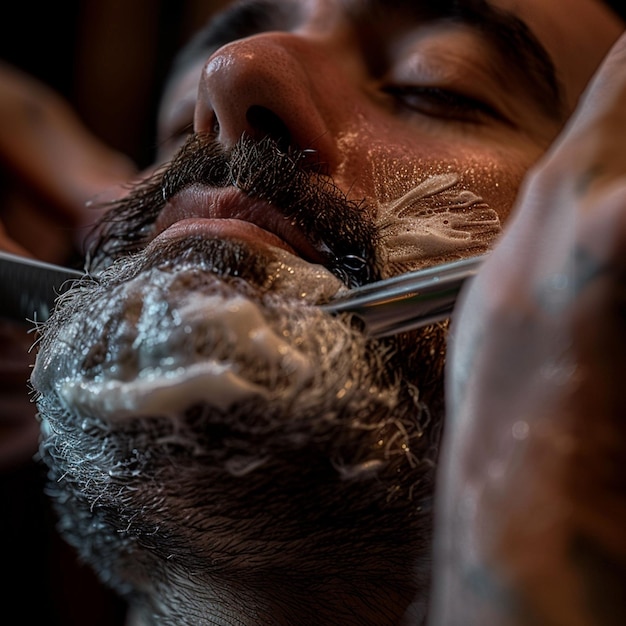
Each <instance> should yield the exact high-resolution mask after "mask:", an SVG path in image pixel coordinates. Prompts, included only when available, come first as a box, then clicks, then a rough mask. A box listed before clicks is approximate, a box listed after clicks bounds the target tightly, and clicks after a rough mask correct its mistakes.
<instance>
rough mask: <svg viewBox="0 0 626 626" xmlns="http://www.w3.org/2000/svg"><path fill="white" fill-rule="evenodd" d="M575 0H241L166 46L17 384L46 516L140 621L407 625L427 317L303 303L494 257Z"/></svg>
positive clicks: (424, 422) (611, 35)
mask: <svg viewBox="0 0 626 626" xmlns="http://www.w3.org/2000/svg"><path fill="white" fill-rule="evenodd" d="M575 5H576V7H580V9H581V14H580V15H581V21H580V22H579V21H578V20H576V19H575V17H573V15H574V14H575V11H573V10H572V11H571V13H572V15H569V13H570V11H568V16H567V17H566V18H564V19H561V12H562V11H558V10H557V3H556V2H555V3H550V2H545V0H541V1H540V0H533V1H527V2H525V3H521V2H520V3H516V2H498V3H493V4H487V3H483V2H476V1H468V2H457V3H445V2H444V3H442V2H423V3H415V2H385V3H382V2H365V1H356V0H354V1H350V0H344V1H337V2H334V1H330V0H325V1H319V0H317V1H316V0H308V1H305V2H258V3H251V2H244V3H238V4H235V5H233V7H232V8H231V9H230V10H228V11H227V13H225V14H223V15H222V16H220V17H218V18H217V21H216V22H214V25H213V26H210V27H209V28H208V29H207V30H206V31H203V32H202V33H201V34H200V35H199V36H198V39H196V40H195V41H194V42H193V43H192V44H191V46H190V47H189V48H188V50H187V52H186V53H185V54H184V55H182V56H181V57H180V59H179V64H178V65H177V66H176V67H175V68H174V71H173V74H172V78H171V80H170V82H169V83H168V85H167V88H166V91H165V95H164V99H163V103H162V108H161V115H160V122H159V154H158V159H157V166H156V167H155V171H154V173H153V174H152V175H151V176H147V177H146V178H145V179H144V180H143V181H142V182H141V183H139V184H137V185H136V186H135V187H134V188H132V189H131V190H130V191H129V193H128V195H127V196H126V197H125V198H123V199H121V200H120V201H118V202H116V203H114V204H113V205H112V206H111V209H110V213H109V215H108V216H107V217H106V218H105V219H104V221H103V222H102V224H101V226H100V230H99V234H100V239H99V240H98V242H97V245H96V246H95V247H94V249H93V251H92V254H91V256H90V260H89V270H90V272H91V273H92V278H90V279H87V280H84V281H82V282H81V283H80V284H79V285H78V286H77V287H76V288H75V289H72V290H70V291H69V292H68V293H67V295H66V296H64V297H63V299H62V300H61V301H60V303H59V306H58V307H57V309H56V312H55V315H54V316H53V318H52V319H51V320H50V322H49V323H48V324H47V325H46V326H45V327H43V328H41V329H40V331H41V332H40V335H41V336H40V339H39V341H38V355H37V362H36V366H35V369H34V372H33V378H32V382H33V386H34V389H35V391H36V397H37V403H38V408H39V410H40V413H41V416H42V430H43V441H42V446H41V455H42V458H43V459H44V461H45V462H46V463H47V464H48V465H49V467H50V478H51V487H50V493H51V495H52V496H53V497H54V499H55V502H56V504H57V506H58V510H59V513H60V518H61V528H62V530H63V531H64V533H65V535H66V537H67V538H68V540H69V541H70V542H71V543H72V544H73V545H75V546H76V547H77V548H78V549H79V551H80V553H81V555H82V557H83V558H84V559H85V560H86V561H87V562H89V563H91V564H92V565H93V566H94V567H95V568H96V569H97V571H98V572H99V574H100V576H101V577H102V579H103V580H104V581H105V582H106V583H107V584H109V585H111V586H112V587H113V588H115V589H116V590H117V591H119V593H121V594H122V595H123V596H124V597H126V598H127V599H128V601H129V603H130V604H131V605H132V606H133V608H134V610H135V611H136V613H137V615H138V616H139V619H140V620H141V623H142V624H144V625H149V624H159V625H166V624H177V625H181V624H299V625H307V624H311V625H313V624H320V623H341V624H359V625H363V624H372V625H374V624H376V625H384V624H401V623H411V624H420V623H424V621H425V620H426V612H427V602H428V590H429V585H430V582H429V571H430V550H431V534H432V496H433V489H434V487H433V482H434V469H435V466H436V461H437V454H438V445H439V439H440V435H441V429H442V422H443V367H444V361H445V359H444V356H445V340H446V332H447V324H438V325H435V326H432V327H428V328H425V329H422V330H421V331H416V332H414V333H410V334H405V335H402V336H398V337H392V338H386V339H384V340H375V339H373V338H371V337H368V336H366V335H364V334H363V333H362V332H361V329H360V326H359V324H358V320H352V319H350V318H349V317H337V318H333V317H330V316H328V315H326V314H324V313H323V312H321V311H320V310H319V309H318V308H317V306H316V305H317V304H320V303H323V302H327V301H328V299H330V298H331V297H333V295H335V294H337V293H339V292H342V291H344V290H345V289H346V288H348V287H352V286H356V285H360V284H363V283H366V282H370V281H372V280H376V279H377V278H381V277H385V276H390V275H394V274H397V273H399V272H402V271H407V270H410V269H415V268H419V267H426V266H431V265H434V264H436V263H440V262H442V261H446V260H452V259H455V258H460V257H465V256H469V255H473V254H480V253H483V252H485V251H487V250H489V249H490V248H491V247H492V246H493V244H494V242H495V241H496V239H497V237H498V236H499V234H500V232H501V228H502V225H503V224H504V223H505V222H506V220H507V218H508V216H509V214H510V211H511V209H512V207H513V203H514V200H515V197H516V194H517V190H518V187H519V185H520V182H521V180H522V178H523V176H524V174H525V172H526V171H527V170H528V168H529V167H531V166H532V164H533V163H534V162H535V161H536V159H537V158H538V157H539V156H540V155H541V154H542V153H543V152H544V151H545V149H546V148H547V146H548V145H549V143H550V141H551V140H552V139H553V138H554V137H555V136H556V134H557V133H558V132H559V130H560V129H561V128H562V126H563V124H564V123H565V121H566V120H567V117H568V115H569V114H570V113H571V111H572V108H573V106H574V104H575V101H576V99H577V96H578V94H579V93H580V90H581V89H582V86H583V85H584V83H585V82H586V80H588V79H589V77H590V75H591V73H592V71H593V69H594V68H595V65H597V63H598V62H599V60H600V59H601V58H602V56H603V55H604V54H605V53H606V51H607V49H608V47H609V46H610V44H611V42H612V41H613V40H614V39H615V38H616V37H617V35H618V33H619V30H620V28H619V25H618V24H617V23H614V22H613V21H611V18H610V16H609V14H608V13H607V12H606V10H605V9H603V8H602V7H601V5H599V4H598V3H596V2H593V1H591V0H576V1H575ZM270 7H271V8H270ZM583 19H584V21H582V20H583ZM557 26H558V28H559V32H560V33H561V34H562V36H563V37H564V38H565V40H566V41H569V42H573V41H577V42H578V39H575V37H580V43H581V46H582V48H583V49H584V50H585V51H586V52H587V55H586V56H585V60H584V63H583V62H582V61H581V63H580V64H578V65H576V66H573V65H571V61H570V60H569V58H568V57H567V55H566V54H565V48H564V49H563V50H561V49H559V48H558V47H557V46H558V45H560V44H555V43H553V42H552V40H553V39H554V37H553V35H552V33H553V28H557ZM585 29H589V30H590V32H591V34H589V35H588V34H586V30H585ZM592 35H593V37H594V38H593V39H592ZM511 40H514V41H515V42H516V44H517V45H515V46H511V45H510V42H511ZM403 620H404V622H403Z"/></svg>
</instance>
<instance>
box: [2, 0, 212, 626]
mask: <svg viewBox="0 0 626 626" xmlns="http://www.w3.org/2000/svg"><path fill="white" fill-rule="evenodd" d="M223 4H224V0H204V1H200V0H193V1H192V0H65V1H64V2H43V3H32V2H27V1H25V0H21V2H20V1H19V0H18V2H12V3H11V10H10V11H8V10H5V11H4V12H3V13H4V14H5V15H4V16H3V17H2V18H1V19H0V59H2V60H3V61H7V62H10V63H11V64H13V65H15V66H17V67H19V68H21V69H22V70H25V71H26V72H28V73H29V74H31V75H33V76H35V77H37V78H38V79H40V80H41V81H43V82H45V83H47V84H48V85H50V86H51V87H53V88H54V89H55V90H56V91H58V92H59V93H60V94H61V95H63V96H64V97H65V98H66V100H68V101H69V102H70V103H71V104H72V105H73V106H74V108H75V110H76V111H77V113H78V114H79V117H80V118H81V119H82V120H83V122H84V123H85V124H86V125H87V127H88V128H90V129H91V130H92V131H93V132H94V134H95V135H96V136H98V137H100V139H102V140H103V141H105V142H106V143H108V144H109V145H111V146H113V147H114V148H117V149H118V150H121V151H122V152H124V153H126V154H127V155H128V156H130V157H131V158H132V159H133V160H134V161H135V163H136V164H137V165H138V166H139V167H144V166H146V165H149V164H150V162H151V159H152V156H153V148H154V143H153V137H154V131H155V114H156V101H157V98H158V94H159V93H160V89H161V87H162V81H163V78H164V76H165V74H166V72H167V71H168V69H169V64H170V61H171V59H172V56H173V54H174V53H175V51H176V50H177V49H178V48H179V47H180V45H181V44H182V43H183V42H184V41H185V40H186V39H187V38H188V37H189V36H190V35H191V34H192V33H193V32H195V30H197V29H198V28H199V27H200V26H201V25H202V24H203V23H204V22H205V21H206V19H207V18H208V16H209V15H210V13H211V12H212V11H213V10H215V8H218V7H219V6H220V5H223ZM5 9H6V7H5ZM8 15H10V17H8ZM0 89H2V85H1V84H0ZM0 123H2V121H1V120H0ZM6 342H7V338H6V336H3V335H2V333H0V343H4V344H6ZM1 348H2V349H5V348H6V345H2V346H1ZM26 349H27V347H26V346H25V347H24V353H26ZM7 358H9V359H10V355H9V357H7ZM9 365H10V363H9ZM5 370H6V371H5ZM11 371H12V368H11V367H8V368H5V367H4V366H3V365H2V363H0V393H4V394H7V393H10V392H11V391H13V392H14V393H15V390H14V389H13V387H15V388H17V389H21V388H22V386H23V383H24V381H23V380H22V377H20V378H19V380H13V379H12V378H11V374H10V372H11ZM3 406H4V410H7V408H6V406H5V405H3ZM2 417H3V416H0V441H3V438H2V435H3V434H5V433H3V430H2V429H3V428H4V427H5V426H3V421H2V419H1V418H2ZM7 417H10V416H7ZM33 426H34V425H33ZM31 430H32V429H31ZM25 436H28V437H31V436H32V439H33V444H32V445H33V447H36V443H35V441H36V436H37V433H36V432H31V431H30V430H29V431H27V432H26V433H25ZM29 441H30V440H29ZM18 443H19V442H18ZM9 444H10V445H13V446H14V447H15V446H16V442H15V440H14V439H13V440H12V439H10V438H9ZM29 445H30V444H29ZM18 452H19V451H18V450H14V453H11V451H7V450H4V451H3V454H2V455H0V457H1V458H0V460H1V461H2V463H0V555H1V557H0V562H1V563H2V570H3V577H2V579H3V582H2V584H1V585H0V605H1V606H2V611H3V615H4V617H3V618H0V622H2V623H4V624H37V623H39V624H44V625H45V626H122V625H123V624H124V622H125V620H126V615H125V613H126V609H125V606H124V604H123V603H122V602H121V601H120V600H119V599H118V598H116V597H115V596H114V595H113V594H112V593H111V592H109V591H108V590H106V589H104V588H103V587H102V585H100V583H99V582H98V581H97V579H96V577H95V575H94V574H93V573H92V572H91V570H89V569H88V568H87V567H85V566H83V565H81V564H80V563H79V562H78V560H77V558H76V555H75V553H74V552H73V550H72V549H71V548H70V547H69V546H68V545H67V544H65V542H63V541H62V540H61V538H60V537H59V535H58V534H57V533H56V529H55V524H56V520H55V518H54V515H53V513H52V511H51V509H50V505H49V502H48V500H47V498H46V497H45V495H44V469H43V467H41V466H40V465H38V464H37V463H36V462H35V461H34V460H32V459H31V458H30V456H24V457H20V455H19V454H18ZM11 459H13V460H12V461H11Z"/></svg>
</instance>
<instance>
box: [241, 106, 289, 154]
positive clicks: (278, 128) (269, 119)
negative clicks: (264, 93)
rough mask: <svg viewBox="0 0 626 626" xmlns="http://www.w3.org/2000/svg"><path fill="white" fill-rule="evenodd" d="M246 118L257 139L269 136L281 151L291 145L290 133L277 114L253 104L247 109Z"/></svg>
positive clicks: (284, 150) (285, 150)
mask: <svg viewBox="0 0 626 626" xmlns="http://www.w3.org/2000/svg"><path fill="white" fill-rule="evenodd" d="M246 119H247V121H248V124H250V126H251V127H252V129H253V132H254V134H255V137H256V138H257V139H265V137H270V138H271V139H273V140H274V141H275V142H276V143H277V144H278V148H279V149H280V150H281V151H282V152H287V150H288V149H289V147H290V146H291V133H290V132H289V129H288V128H287V125H286V124H285V123H284V122H283V121H282V120H281V119H280V117H278V115H276V114H275V113H273V112H272V111H270V109H267V108H265V107H263V106H259V105H256V104H255V105H253V106H251V107H250V108H249V109H248V112H247V113H246ZM294 147H295V146H294Z"/></svg>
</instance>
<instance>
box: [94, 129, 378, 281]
mask: <svg viewBox="0 0 626 626" xmlns="http://www.w3.org/2000/svg"><path fill="white" fill-rule="evenodd" d="M310 163H311V160H310V155H309V154H308V153H306V152H304V151H298V150H293V149H289V150H288V151H287V152H285V151H282V150H281V149H280V148H279V146H278V144H277V143H276V142H275V141H274V140H272V139H271V138H266V139H264V140H261V141H255V140H253V139H251V138H249V137H246V136H243V137H242V138H241V139H240V140H239V142H238V143H237V144H236V145H235V146H234V147H232V148H231V149H225V148H224V147H223V146H222V145H221V144H219V143H218V142H217V141H216V140H215V138H214V137H213V136H211V135H209V134H200V133H198V134H194V135H191V136H190V137H189V138H188V140H187V141H186V142H185V144H184V145H183V146H182V147H181V148H180V149H179V151H178V152H177V153H176V155H175V156H174V157H173V158H172V160H171V161H170V162H168V163H167V164H165V165H164V166H163V167H161V168H159V169H158V170H156V171H155V172H154V173H153V174H152V175H151V176H150V177H148V178H147V179H144V180H142V181H141V182H139V183H138V184H137V185H135V186H134V187H133V188H131V189H130V191H129V193H128V195H126V196H125V197H123V198H121V199H118V200H115V201H113V202H111V203H107V205H106V207H105V208H107V212H106V214H105V215H104V216H103V217H102V218H101V219H100V221H99V222H98V224H97V225H96V227H95V230H94V235H93V237H92V242H93V243H92V245H91V248H90V250H88V253H87V260H88V261H87V264H88V268H89V270H90V271H91V272H96V271H99V270H101V269H104V268H105V267H106V266H107V265H109V264H110V263H111V262H112V261H113V260H115V259H116V258H118V257H120V256H126V255H129V254H133V253H135V252H139V251H140V250H141V249H143V248H144V247H145V246H146V245H147V243H148V242H149V241H150V239H151V237H152V233H153V227H154V223H155V221H156V219H157V217H158V215H159V214H160V212H161V211H162V209H163V208H164V206H165V205H166V203H167V202H168V200H170V199H171V198H172V197H174V196H175V195H176V194H177V193H179V192H181V191H182V190H184V189H185V188H187V187H190V186H192V185H195V184H201V185H205V186H207V187H213V188H225V187H231V186H232V187H235V188H237V189H238V190H240V191H241V192H243V193H244V194H245V195H247V196H249V197H250V198H254V199H258V200H262V201H265V202H267V203H270V204H272V205H273V206H274V207H275V208H276V209H277V210H278V211H280V212H281V213H282V214H283V215H284V216H285V217H286V218H287V219H290V220H292V221H293V222H294V224H296V225H297V226H298V227H299V228H300V229H301V230H302V231H303V232H304V233H306V236H307V238H309V239H310V241H311V242H312V243H314V244H315V245H316V246H317V248H318V249H321V250H322V252H323V254H324V256H325V257H326V258H327V261H325V262H324V265H325V266H326V267H327V268H328V269H329V270H330V271H331V272H332V273H334V274H335V275H336V276H337V277H338V278H340V279H341V280H342V281H343V282H344V283H346V284H347V285H348V286H350V287H354V286H358V285H362V284H364V283H367V282H371V281H373V280H378V279H379V278H380V277H381V271H380V260H379V259H378V256H377V238H378V237H377V229H376V227H375V225H374V222H373V215H374V213H373V211H372V210H371V209H370V208H369V207H368V206H367V204H366V202H365V201H364V200H361V201H355V200H351V199H349V198H348V197H347V196H346V194H345V193H344V192H343V191H342V190H341V189H340V188H339V187H338V186H337V185H336V184H335V183H334V182H333V181H332V179H330V178H329V177H328V176H325V175H322V174H320V173H319V172H318V171H317V168H316V167H315V166H314V165H313V166H312V165H311V164H310Z"/></svg>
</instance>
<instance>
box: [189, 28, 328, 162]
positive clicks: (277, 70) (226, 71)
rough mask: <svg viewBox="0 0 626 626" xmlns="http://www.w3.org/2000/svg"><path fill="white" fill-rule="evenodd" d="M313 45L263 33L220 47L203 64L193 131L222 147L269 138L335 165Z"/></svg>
mask: <svg viewBox="0 0 626 626" xmlns="http://www.w3.org/2000/svg"><path fill="white" fill-rule="evenodd" d="M314 47H315V45H314V44H313V43H312V42H302V41H299V40H298V38H297V37H296V36H295V35H291V34H288V33H278V32H273V33H264V34H259V35H255V36H253V37H249V38H247V39H242V40H239V41H236V42H232V43H230V44H227V45H226V46H223V47H222V48H220V49H219V50H218V51H217V52H216V53H215V54H213V55H212V56H211V57H210V58H209V59H208V61H207V63H206V64H205V66H204V68H203V72H202V78H201V81H200V86H199V90H198V100H197V104H196V110H195V119H194V126H195V130H196V132H213V133H215V134H216V136H217V140H218V141H219V142H221V143H222V144H223V145H224V146H225V147H232V146H233V145H234V144H235V143H236V142H237V141H238V140H239V139H240V138H241V136H242V135H244V134H245V135H248V136H249V137H252V138H253V139H255V140H261V139H263V138H265V137H271V138H272V139H274V140H275V141H276V142H277V144H278V146H279V147H280V149H281V150H282V151H287V149H289V148H294V149H298V150H307V151H308V156H309V160H312V159H311V157H314V159H315V162H316V163H318V164H323V165H324V169H326V168H329V169H333V167H334V165H336V162H337V160H338V155H337V152H336V142H335V139H334V138H333V135H332V132H331V128H330V127H329V124H328V121H329V119H330V117H329V115H330V114H332V113H333V111H332V103H331V100H332V93H333V91H332V89H331V87H330V85H328V84H327V83H328V82H329V79H328V77H327V76H326V75H325V74H324V73H323V69H322V68H321V67H320V53H319V52H316V51H314V49H313V48H314Z"/></svg>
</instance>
